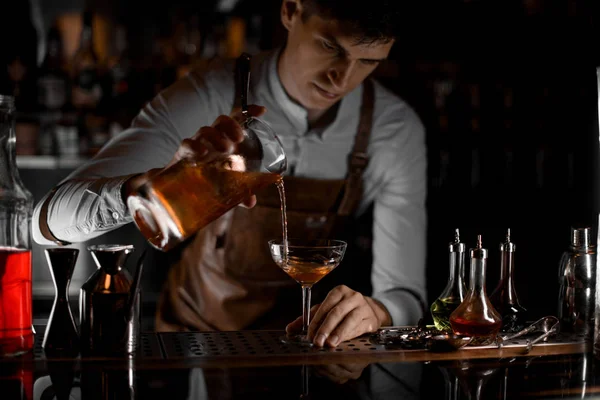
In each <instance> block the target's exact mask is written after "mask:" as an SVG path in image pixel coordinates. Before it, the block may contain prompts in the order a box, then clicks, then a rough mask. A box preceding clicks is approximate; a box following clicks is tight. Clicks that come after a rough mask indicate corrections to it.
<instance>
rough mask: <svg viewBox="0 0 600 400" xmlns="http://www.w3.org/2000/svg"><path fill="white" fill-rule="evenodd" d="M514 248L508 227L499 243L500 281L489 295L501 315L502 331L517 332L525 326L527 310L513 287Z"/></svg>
mask: <svg viewBox="0 0 600 400" xmlns="http://www.w3.org/2000/svg"><path fill="white" fill-rule="evenodd" d="M515 250H516V246H515V244H514V243H512V242H511V241H510V228H509V229H508V231H507V233H506V240H505V241H504V243H501V244H500V256H501V258H500V281H499V282H498V285H497V286H496V288H495V289H494V291H493V292H492V294H491V295H490V301H491V302H492V305H493V306H494V308H495V309H496V311H498V312H499V313H500V316H501V317H502V328H500V330H501V332H503V333H512V332H518V331H520V330H521V329H523V328H525V324H526V321H527V315H526V314H527V310H526V309H525V308H523V307H522V306H521V305H520V304H519V299H518V298H517V290H516V288H515V278H514V272H515V269H514V268H515Z"/></svg>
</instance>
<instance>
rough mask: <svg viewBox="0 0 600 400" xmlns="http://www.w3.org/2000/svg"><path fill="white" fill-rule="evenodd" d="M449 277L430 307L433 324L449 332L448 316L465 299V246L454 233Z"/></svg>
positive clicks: (451, 244)
mask: <svg viewBox="0 0 600 400" xmlns="http://www.w3.org/2000/svg"><path fill="white" fill-rule="evenodd" d="M449 252H450V259H449V264H450V275H449V278H448V283H447V284H446V287H445V288H444V290H443V291H442V294H440V296H439V297H438V298H437V299H436V300H435V301H434V302H433V304H432V305H431V316H432V317H433V323H434V324H435V327H436V328H437V329H439V330H443V331H450V330H452V327H451V326H450V314H451V313H452V311H454V310H455V309H456V308H457V307H458V306H459V305H460V303H462V301H463V300H464V298H465V294H466V292H467V290H466V287H465V281H464V276H465V244H464V243H461V242H460V233H459V231H458V229H456V231H455V235H454V242H451V243H450V245H449Z"/></svg>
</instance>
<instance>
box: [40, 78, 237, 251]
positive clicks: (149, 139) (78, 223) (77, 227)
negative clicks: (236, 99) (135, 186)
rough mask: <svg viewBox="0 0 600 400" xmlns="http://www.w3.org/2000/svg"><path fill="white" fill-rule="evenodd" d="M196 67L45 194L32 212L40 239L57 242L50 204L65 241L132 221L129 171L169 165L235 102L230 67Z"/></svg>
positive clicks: (58, 235) (58, 234)
mask: <svg viewBox="0 0 600 400" xmlns="http://www.w3.org/2000/svg"><path fill="white" fill-rule="evenodd" d="M202 72H203V73H200V71H195V72H192V73H190V74H189V75H188V76H186V77H184V78H182V79H181V80H179V81H178V82H176V83H175V84H173V85H172V86H171V87H169V88H167V89H165V90H164V91H163V92H161V93H160V94H159V95H157V96H156V97H155V98H154V99H153V100H152V101H151V102H149V103H148V104H147V105H146V106H145V107H144V108H143V109H142V110H141V111H140V113H139V114H138V115H137V116H136V117H135V118H134V120H133V121H132V124H131V127H130V128H128V129H126V130H125V131H123V132H121V133H120V134H119V135H117V136H116V137H114V138H113V139H111V140H110V141H109V143H107V144H106V145H105V146H104V147H103V148H102V149H101V150H100V152H98V154H97V155H96V156H94V157H93V158H92V159H91V160H89V161H88V162H86V163H85V164H84V165H82V166H81V167H79V168H78V169H76V170H75V171H73V172H72V173H71V174H69V176H67V177H66V178H65V179H64V180H63V181H61V182H59V184H58V185H57V187H56V188H55V190H53V191H52V192H50V193H48V194H47V195H46V196H44V197H43V198H42V199H41V200H40V201H39V202H38V203H37V204H36V207H35V209H34V213H33V224H32V225H33V230H32V231H33V232H32V236H33V239H34V241H35V242H37V243H38V244H42V245H52V244H55V243H54V242H52V241H50V240H48V239H46V238H45V237H44V236H43V234H42V232H41V229H40V224H39V219H40V214H41V209H42V205H43V204H44V202H45V201H46V200H47V199H48V197H50V196H51V199H50V200H49V202H48V205H47V224H48V228H49V230H50V232H52V234H53V235H54V236H55V237H56V238H58V239H59V240H60V241H64V242H83V241H87V240H89V239H92V238H95V237H97V236H100V235H101V234H103V233H106V232H108V231H111V230H113V229H116V228H118V227H120V226H122V225H124V224H126V223H129V222H131V221H132V217H131V216H130V215H129V211H128V209H127V206H126V204H125V202H124V201H123V199H122V196H121V187H122V185H123V183H124V182H126V181H127V180H128V179H129V178H130V177H132V176H134V175H137V174H140V173H144V172H146V171H148V170H150V169H153V168H163V167H164V166H165V165H167V164H168V163H169V162H170V161H171V159H172V157H173V155H174V154H175V152H176V151H177V148H178V147H179V145H180V143H181V141H182V140H183V139H185V138H187V137H191V136H193V135H194V134H195V133H196V131H197V130H198V129H199V128H200V127H201V126H205V125H210V124H211V123H212V122H213V121H214V119H215V118H216V117H217V116H218V115H219V114H221V113H223V111H225V110H229V109H230V108H231V104H232V102H233V85H232V80H233V78H232V77H231V76H230V75H231V74H227V73H226V72H218V71H217V70H215V72H214V73H213V72H211V71H210V70H209V71H202Z"/></svg>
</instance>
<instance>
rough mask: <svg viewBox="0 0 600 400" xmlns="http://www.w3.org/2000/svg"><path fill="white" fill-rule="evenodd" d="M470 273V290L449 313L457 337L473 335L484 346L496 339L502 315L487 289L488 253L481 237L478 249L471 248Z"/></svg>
mask: <svg viewBox="0 0 600 400" xmlns="http://www.w3.org/2000/svg"><path fill="white" fill-rule="evenodd" d="M470 257H471V274H470V281H469V291H468V292H467V295H466V296H465V299H464V300H463V302H462V303H460V305H459V306H458V307H457V308H456V310H454V311H453V312H452V314H450V325H451V326H452V331H453V332H454V333H456V334H457V335H464V336H470V337H473V338H475V342H476V343H479V344H483V343H485V342H487V341H488V339H491V340H494V339H495V338H496V335H497V334H498V331H499V330H500V327H501V325H502V318H501V317H500V314H498V312H497V311H496V310H495V309H494V307H493V306H492V303H491V302H490V299H489V298H488V296H487V294H486V290H485V272H486V268H487V259H488V251H487V249H485V248H483V247H482V243H481V235H478V236H477V247H476V248H474V249H471V251H470Z"/></svg>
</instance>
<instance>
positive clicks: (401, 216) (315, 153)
mask: <svg viewBox="0 0 600 400" xmlns="http://www.w3.org/2000/svg"><path fill="white" fill-rule="evenodd" d="M279 53H280V52H279V51H278V50H274V51H270V52H265V53H261V54H259V55H256V56H254V57H253V58H252V74H251V85H250V93H249V103H251V104H258V105H262V106H265V107H266V108H267V110H268V111H267V113H266V114H265V115H264V116H263V117H261V118H262V119H264V120H266V121H267V122H268V123H269V124H270V125H271V126H272V127H273V128H274V130H275V132H277V135H278V137H279V139H280V140H281V142H282V144H283V147H284V149H285V152H286V156H287V158H288V171H290V170H293V171H294V175H296V176H301V177H309V178H322V179H343V178H344V177H345V175H346V169H347V165H346V163H347V155H348V154H349V153H350V151H351V149H352V146H353V143H354V136H355V135H356V132H357V126H358V121H359V116H360V105H361V100H362V90H363V89H362V85H361V86H359V87H357V88H356V89H354V90H353V91H352V92H350V93H349V94H348V95H346V96H345V97H344V98H343V99H342V100H341V103H340V105H339V108H338V112H337V116H336V118H335V120H334V121H333V123H331V124H330V125H329V126H328V127H326V128H325V129H320V130H319V131H315V130H311V129H309V126H308V121H307V111H306V109H304V108H303V107H302V106H301V105H299V104H297V103H296V102H294V101H293V100H292V99H291V98H290V97H289V96H288V95H287V93H286V92H285V90H284V88H283V86H282V84H281V82H280V80H279V76H278V73H277V59H278V55H279ZM232 71H233V62H232V61H229V60H227V61H214V62H213V63H211V66H210V67H209V68H207V69H206V70H203V71H200V70H193V71H191V72H190V73H189V74H188V75H187V76H186V77H184V78H182V79H181V80H179V81H177V82H176V83H174V84H173V85H172V86H170V87H169V88H167V89H165V90H164V91H162V92H161V93H160V94H159V95H158V96H156V97H155V98H154V99H153V100H152V101H151V102H149V103H148V104H147V105H146V106H145V107H144V108H143V109H142V110H141V111H140V113H139V114H138V115H137V117H136V118H135V119H134V120H133V122H132V125H131V127H130V128H128V129H126V130H125V131H123V132H122V133H120V134H119V135H117V136H116V137H114V138H113V139H112V140H111V141H110V142H109V143H108V144H107V145H106V146H105V147H104V148H103V149H102V150H101V151H100V152H99V153H98V154H97V155H96V156H95V157H93V158H92V159H91V160H90V161H89V162H87V163H86V164H85V165H83V166H81V167H80V168H78V169H77V170H75V171H74V172H73V173H71V174H70V175H69V176H68V177H67V178H65V180H64V181H63V182H65V181H67V180H70V182H68V183H66V184H64V185H62V186H61V187H60V188H59V189H58V190H57V191H56V193H55V195H54V197H53V198H52V199H51V201H50V203H49V207H48V226H49V228H50V230H51V231H52V233H53V234H54V235H55V236H56V237H57V238H59V239H60V240H63V241H67V242H82V241H86V240H88V239H92V238H94V237H97V236H99V235H101V234H103V233H106V232H108V231H111V230H113V229H116V228H118V227H120V226H122V225H123V224H126V223H129V222H132V217H131V216H130V215H129V212H128V210H127V206H126V204H124V202H123V200H122V198H121V194H120V190H121V185H122V184H123V182H124V181H125V180H126V179H127V178H129V177H130V176H132V175H134V174H138V173H142V172H146V171H147V170H149V169H151V168H159V167H164V166H165V165H166V164H167V163H168V162H169V161H170V160H171V159H172V157H173V155H174V154H175V152H176V150H177V148H178V146H179V145H180V143H181V141H182V140H183V139H185V138H188V137H191V136H193V135H194V134H195V133H196V132H197V130H198V129H199V128H200V127H202V126H210V125H211V124H212V123H213V122H214V120H215V119H216V118H217V116H219V115H221V114H229V113H230V111H231V108H232V104H233V98H234V75H233V73H232ZM374 107H375V108H374V114H373V126H372V133H371V137H370V140H369V146H368V156H369V164H368V166H367V168H366V170H365V172H364V194H363V197H362V200H361V204H360V207H359V210H358V213H359V214H360V213H362V212H364V210H365V209H366V208H367V206H369V205H370V204H371V203H372V202H374V211H373V213H374V215H373V267H372V285H373V296H372V297H373V298H375V299H377V300H379V301H380V302H381V303H383V304H384V305H385V307H386V308H387V310H388V312H389V313H390V315H391V317H392V321H393V324H394V325H406V324H415V323H416V322H417V320H418V318H420V317H421V316H422V311H421V310H422V308H421V306H420V304H419V300H420V301H421V302H423V304H427V303H426V299H427V297H426V289H425V288H426V286H425V250H426V225H427V219H426V209H425V199H426V192H427V179H426V169H427V153H426V144H425V130H424V128H423V125H422V123H421V121H420V119H419V117H418V116H417V114H416V113H415V112H414V110H413V109H412V108H411V107H410V106H409V105H408V104H407V103H405V102H404V101H403V100H401V99H400V98H398V97H397V96H396V95H394V94H393V93H392V92H390V91H389V90H387V89H386V88H384V87H383V86H382V85H380V84H378V83H377V82H375V105H374ZM45 199H46V198H45V197H44V198H43V199H42V200H41V201H40V202H39V203H38V204H37V205H36V208H35V211H34V223H33V238H34V240H35V241H36V242H37V243H39V244H43V245H49V244H53V243H52V242H50V241H48V240H46V239H45V238H44V237H43V236H42V235H41V232H40V229H39V224H38V222H37V221H38V219H39V215H40V208H41V204H42V203H43V202H44V200H45ZM415 295H416V297H415ZM417 297H418V299H417Z"/></svg>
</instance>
